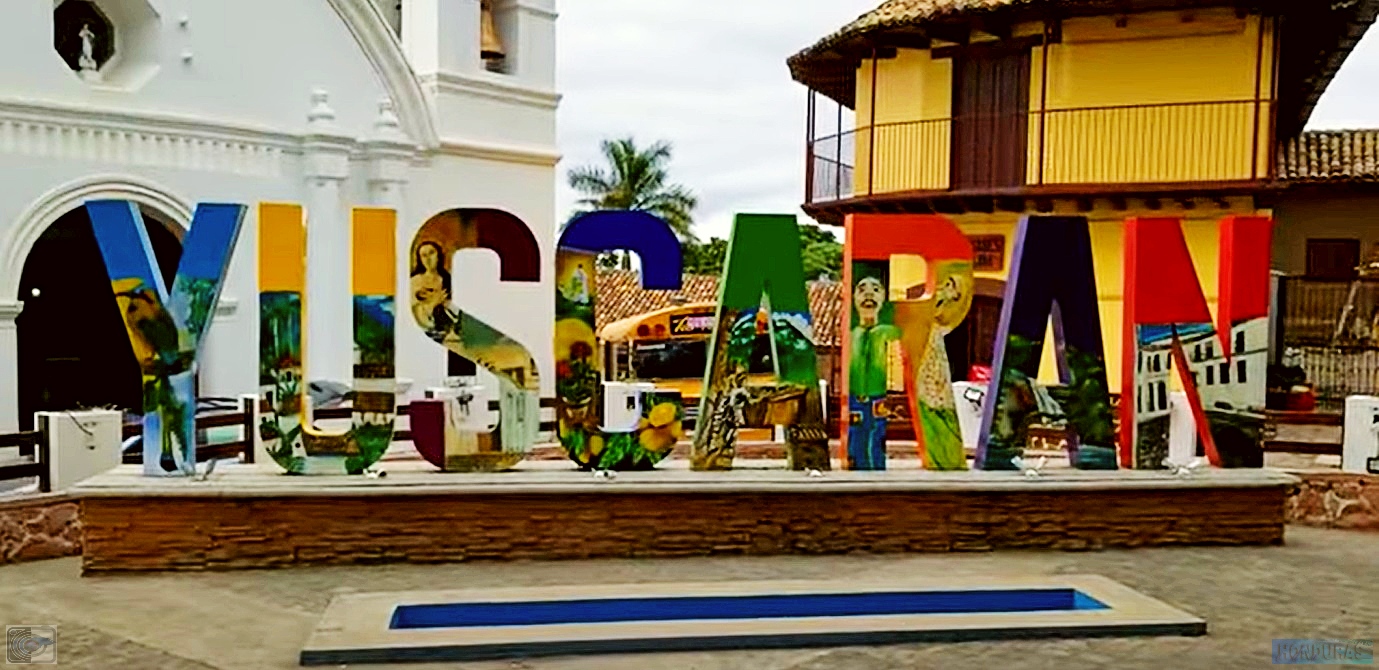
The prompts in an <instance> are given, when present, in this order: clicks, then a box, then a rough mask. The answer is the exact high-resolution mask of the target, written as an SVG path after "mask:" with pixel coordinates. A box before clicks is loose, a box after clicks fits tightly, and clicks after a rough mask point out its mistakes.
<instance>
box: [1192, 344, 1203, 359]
mask: <svg viewBox="0 0 1379 670" xmlns="http://www.w3.org/2000/svg"><path fill="white" fill-rule="evenodd" d="M1192 362H1193V363H1201V362H1202V345H1200V344H1198V345H1196V346H1194V347H1193V348H1192Z"/></svg>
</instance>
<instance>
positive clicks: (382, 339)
mask: <svg viewBox="0 0 1379 670" xmlns="http://www.w3.org/2000/svg"><path fill="white" fill-rule="evenodd" d="M303 213H304V212H303V210H302V208H301V206H299V205H290V204H271V203H264V204H261V205H260V206H259V384H260V392H261V393H262V394H264V395H266V396H267V398H268V405H269V411H268V413H267V414H265V415H263V416H262V417H261V418H260V422H259V433H260V437H261V439H262V440H263V446H264V450H265V451H266V452H267V453H268V455H269V456H270V457H272V459H273V461H274V462H275V463H277V464H278V465H279V466H280V467H281V468H282V469H283V470H285V471H287V472H288V473H289V474H360V473H362V472H364V470H365V468H368V467H369V466H370V465H373V464H374V463H375V462H377V461H378V459H380V458H382V457H383V452H385V451H387V449H388V446H389V445H390V444H392V441H393V419H394V413H395V411H396V404H397V395H396V393H397V387H396V382H395V379H394V365H393V364H394V322H395V320H394V312H393V310H394V295H395V293H396V286H397V279H396V274H394V272H395V271H394V267H393V263H394V261H395V258H396V253H395V247H396V244H395V242H394V239H395V237H394V236H395V235H396V227H397V214H396V212H394V211H393V210H390V209H355V210H353V213H352V216H351V220H352V221H351V225H352V228H353V232H352V234H353V239H352V249H351V257H352V263H353V265H352V268H353V277H352V280H351V283H352V284H353V293H354V324H353V329H352V330H353V337H354V393H353V421H352V426H351V428H350V429H349V430H348V431H346V432H344V433H327V432H324V431H321V430H319V429H317V428H315V427H314V426H313V425H312V422H311V420H310V411H309V410H310V408H309V407H307V406H306V400H305V398H304V391H305V388H304V385H305V382H304V380H305V379H306V377H305V374H304V366H303V362H302V361H303V358H302V347H303V342H302V339H303V338H302V323H303V316H304V311H305V310H306V309H307V308H308V307H309V305H307V304H306V300H305V295H306V220H305V218H304V217H303ZM313 262H318V263H319V262H327V259H317V260H315V261H313ZM341 288H342V289H343V287H341ZM341 325H342V326H343V324H341ZM342 336H343V333H342Z"/></svg>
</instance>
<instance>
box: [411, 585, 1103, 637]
mask: <svg viewBox="0 0 1379 670" xmlns="http://www.w3.org/2000/svg"><path fill="white" fill-rule="evenodd" d="M1103 609H1107V606H1106V605H1105V604H1103V603H1101V602H1100V601H1098V600H1096V599H1094V598H1092V597H1091V596H1088V595H1086V594H1084V593H1082V592H1080V591H1078V590H1076V589H1067V588H1050V589H1007V590H968V591H911V592H903V591H900V592H881V593H822V594H821V593H806V594H794V595H750V596H679V597H671V598H607V599H587V600H558V601H557V600H547V601H525V602H488V603H484V602H468V603H443V604H428V605H400V606H398V607H397V608H396V609H395V610H394V612H393V617H392V621H391V622H390V624H389V627H390V628H391V629H394V630H400V629H415V628H472V627H491V626H540V625H550V624H588V623H611V622H622V621H685V620H712V619H785V618H799V617H849V616H879V615H898V614H909V615H914V614H975V613H989V612H1056V611H1076V610H1103Z"/></svg>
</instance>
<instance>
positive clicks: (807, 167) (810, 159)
mask: <svg viewBox="0 0 1379 670" xmlns="http://www.w3.org/2000/svg"><path fill="white" fill-rule="evenodd" d="M817 98H818V95H817V94H816V93H815V92H814V89H812V88H811V89H809V95H808V96H807V97H806V98H805V103H804V202H805V204H809V203H812V202H814V169H815V168H814V105H815V102H816V100H817Z"/></svg>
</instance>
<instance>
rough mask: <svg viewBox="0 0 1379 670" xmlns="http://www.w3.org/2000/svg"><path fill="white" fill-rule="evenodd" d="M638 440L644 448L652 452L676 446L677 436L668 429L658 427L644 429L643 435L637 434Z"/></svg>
mask: <svg viewBox="0 0 1379 670" xmlns="http://www.w3.org/2000/svg"><path fill="white" fill-rule="evenodd" d="M637 441H638V442H640V443H641V445H642V448H643V449H645V450H647V451H651V452H661V451H665V450H666V449H669V448H671V447H672V446H675V436H674V435H671V434H670V431H668V430H661V429H657V428H651V429H648V430H644V431H642V433H641V435H638V436H637Z"/></svg>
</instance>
